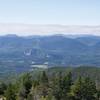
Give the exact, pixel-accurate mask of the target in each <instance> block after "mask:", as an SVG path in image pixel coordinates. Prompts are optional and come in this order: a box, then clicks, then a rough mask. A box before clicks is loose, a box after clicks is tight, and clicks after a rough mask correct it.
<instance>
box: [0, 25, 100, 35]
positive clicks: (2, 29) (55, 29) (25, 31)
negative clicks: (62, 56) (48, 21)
mask: <svg viewBox="0 0 100 100" xmlns="http://www.w3.org/2000/svg"><path fill="white" fill-rule="evenodd" d="M8 33H11V34H17V35H24V36H26V35H52V34H93V35H100V26H75V25H74V26H73V25H72V26H68V25H32V24H0V35H5V34H8Z"/></svg>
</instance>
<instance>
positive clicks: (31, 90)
mask: <svg viewBox="0 0 100 100" xmlns="http://www.w3.org/2000/svg"><path fill="white" fill-rule="evenodd" d="M0 95H1V98H3V99H4V100H99V99H100V91H99V88H98V87H97V86H96V82H95V81H94V80H92V79H90V78H89V77H82V76H78V78H77V79H73V77H72V73H71V72H67V73H62V72H59V73H56V74H52V75H48V73H46V72H45V71H42V72H41V73H40V75H38V77H36V78H33V77H32V75H31V74H30V73H25V74H23V75H21V77H20V78H19V79H18V80H16V81H14V82H11V83H9V84H6V83H1V84H0Z"/></svg>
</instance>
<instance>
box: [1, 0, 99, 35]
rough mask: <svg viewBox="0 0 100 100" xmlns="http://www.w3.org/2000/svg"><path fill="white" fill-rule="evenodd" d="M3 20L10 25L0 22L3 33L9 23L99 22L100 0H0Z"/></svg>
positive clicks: (69, 23) (66, 23) (7, 28)
mask: <svg viewBox="0 0 100 100" xmlns="http://www.w3.org/2000/svg"><path fill="white" fill-rule="evenodd" d="M0 23H2V24H3V23H5V24H6V23H7V25H8V26H7V25H6V29H5V27H3V26H2V24H0V26H2V29H1V27H0V33H1V32H2V33H4V30H6V31H5V32H7V31H8V30H11V27H12V26H13V25H12V26H10V25H9V23H10V24H11V23H12V24H15V23H22V24H27V25H28V24H41V25H45V24H52V25H53V24H56V25H92V26H94V25H100V0H0ZM17 25H18V24H17ZM21 27H22V26H21ZM25 27H26V26H25ZM25 27H24V29H25ZM28 27H29V26H28ZM9 28H10V29H9ZM14 29H16V25H15V27H12V32H14ZM17 30H18V32H20V29H19V28H18V26H17ZM42 30H43V29H42ZM8 32H10V31H8ZM30 32H31V31H30Z"/></svg>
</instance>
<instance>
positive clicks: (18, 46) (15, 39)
mask: <svg viewBox="0 0 100 100" xmlns="http://www.w3.org/2000/svg"><path fill="white" fill-rule="evenodd" d="M32 65H47V66H49V67H50V66H51V67H52V66H73V65H74V66H81V65H86V66H98V67H99V66H100V37H99V36H92V35H82V36H81V35H80V36H76V35H75V36H67V35H52V36H27V37H19V36H16V35H7V36H1V37H0V66H3V68H6V67H8V66H10V68H12V70H14V67H15V68H16V70H19V69H18V68H20V71H21V70H23V69H24V70H27V69H29V68H30V67H32Z"/></svg>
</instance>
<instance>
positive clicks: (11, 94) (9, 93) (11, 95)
mask: <svg viewBox="0 0 100 100" xmlns="http://www.w3.org/2000/svg"><path fill="white" fill-rule="evenodd" d="M5 96H6V99H7V100H16V93H15V90H14V87H13V85H12V84H9V86H8V88H7V90H6V92H5Z"/></svg>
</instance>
